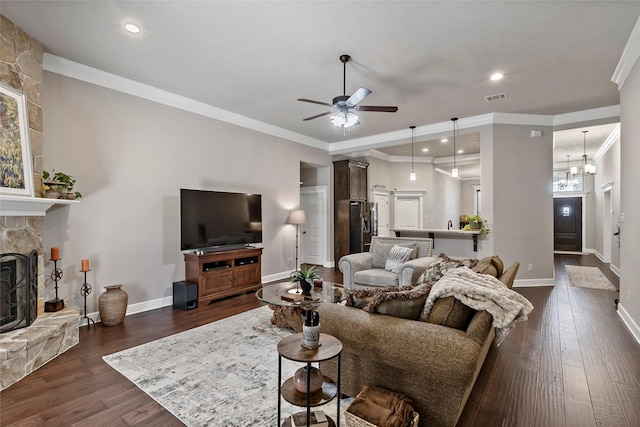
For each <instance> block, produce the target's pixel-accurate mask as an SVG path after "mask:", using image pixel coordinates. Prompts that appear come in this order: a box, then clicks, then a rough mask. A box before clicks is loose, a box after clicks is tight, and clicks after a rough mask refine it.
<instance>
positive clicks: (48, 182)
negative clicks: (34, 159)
mask: <svg viewBox="0 0 640 427" xmlns="http://www.w3.org/2000/svg"><path fill="white" fill-rule="evenodd" d="M42 179H43V181H44V186H43V189H44V191H50V190H53V191H57V192H59V193H60V194H61V196H62V197H64V198H67V199H79V198H81V197H82V193H80V192H79V191H75V192H74V191H73V187H74V186H75V184H76V181H77V180H76V178H74V177H73V176H71V175H68V174H66V173H64V172H56V170H55V169H53V170H52V171H51V172H49V171H42Z"/></svg>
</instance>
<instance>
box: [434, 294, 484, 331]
mask: <svg viewBox="0 0 640 427" xmlns="http://www.w3.org/2000/svg"><path fill="white" fill-rule="evenodd" d="M475 313H476V310H474V309H472V308H470V307H468V306H466V305H464V304H463V303H461V302H460V301H458V300H457V299H455V298H454V297H446V298H438V300H437V301H436V302H435V303H434V304H433V307H432V308H431V312H429V316H428V317H427V323H433V324H435V325H442V326H448V327H449V328H455V329H460V330H462V331H464V330H466V329H467V326H468V325H469V322H470V321H471V318H472V317H473V315H474V314H475Z"/></svg>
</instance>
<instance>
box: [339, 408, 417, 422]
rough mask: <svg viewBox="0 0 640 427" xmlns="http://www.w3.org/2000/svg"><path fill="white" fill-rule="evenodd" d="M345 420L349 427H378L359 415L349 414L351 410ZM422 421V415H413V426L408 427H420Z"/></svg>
mask: <svg viewBox="0 0 640 427" xmlns="http://www.w3.org/2000/svg"><path fill="white" fill-rule="evenodd" d="M344 419H345V421H346V422H347V427H377V426H376V425H375V424H371V423H370V422H369V421H367V420H363V419H362V418H360V417H358V416H357V415H353V414H352V413H351V412H349V408H347V410H346V411H345V413H344ZM419 420H420V415H419V414H418V413H417V412H414V413H413V419H412V420H411V425H409V426H407V427H418V421H419Z"/></svg>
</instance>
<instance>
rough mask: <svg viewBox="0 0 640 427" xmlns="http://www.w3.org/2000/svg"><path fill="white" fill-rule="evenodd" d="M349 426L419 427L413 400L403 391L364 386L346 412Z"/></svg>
mask: <svg viewBox="0 0 640 427" xmlns="http://www.w3.org/2000/svg"><path fill="white" fill-rule="evenodd" d="M344 415H345V420H346V422H347V427H418V421H419V418H420V417H419V415H418V413H417V412H415V411H414V408H413V401H412V400H411V399H409V398H408V397H407V396H405V395H403V394H401V393H395V392H393V391H389V390H386V389H383V388H381V387H375V386H364V388H363V389H362V391H361V392H360V393H358V396H356V399H355V400H354V401H353V402H352V403H351V405H349V407H348V408H347V410H346V411H345V413H344Z"/></svg>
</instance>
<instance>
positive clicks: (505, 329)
mask: <svg viewBox="0 0 640 427" xmlns="http://www.w3.org/2000/svg"><path fill="white" fill-rule="evenodd" d="M451 296H452V297H454V298H456V299H457V300H458V301H460V302H461V303H463V304H464V305H466V306H468V307H471V308H473V309H474V310H486V311H487V312H489V313H490V314H491V315H492V316H493V324H492V325H493V327H494V328H495V330H496V337H495V343H496V345H500V343H502V340H504V339H505V338H506V336H507V335H508V334H509V332H511V330H512V329H513V328H514V327H515V324H516V323H517V322H522V321H525V320H527V315H528V314H529V313H531V311H532V310H533V305H532V304H531V303H530V302H529V300H527V299H526V298H525V297H523V296H522V295H520V294H519V293H517V292H515V291H512V290H511V289H509V288H507V287H506V286H505V285H504V283H502V282H501V281H499V280H498V279H496V278H495V277H492V276H489V275H486V274H478V273H475V272H473V271H471V270H470V269H468V268H466V267H460V268H456V269H453V270H450V271H449V272H448V273H447V274H445V276H444V277H443V278H442V279H440V280H438V281H437V282H436V283H435V284H434V285H433V288H431V292H430V293H429V296H428V297H427V300H426V301H425V304H424V311H423V317H425V318H426V316H428V315H429V312H430V311H431V308H432V307H433V304H434V303H435V301H436V300H437V299H438V298H445V297H451Z"/></svg>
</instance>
